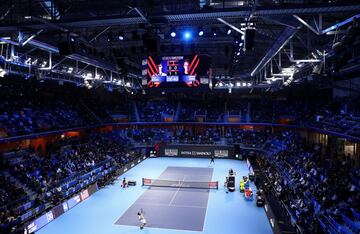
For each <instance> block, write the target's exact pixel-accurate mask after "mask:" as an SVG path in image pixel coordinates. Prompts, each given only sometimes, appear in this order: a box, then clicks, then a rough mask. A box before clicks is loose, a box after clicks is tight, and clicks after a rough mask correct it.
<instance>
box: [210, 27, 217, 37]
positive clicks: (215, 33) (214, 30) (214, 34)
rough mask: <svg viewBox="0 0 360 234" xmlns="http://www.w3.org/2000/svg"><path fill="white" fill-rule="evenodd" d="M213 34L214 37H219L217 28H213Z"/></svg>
mask: <svg viewBox="0 0 360 234" xmlns="http://www.w3.org/2000/svg"><path fill="white" fill-rule="evenodd" d="M211 32H212V35H213V36H216V35H217V30H216V28H212V30H211Z"/></svg>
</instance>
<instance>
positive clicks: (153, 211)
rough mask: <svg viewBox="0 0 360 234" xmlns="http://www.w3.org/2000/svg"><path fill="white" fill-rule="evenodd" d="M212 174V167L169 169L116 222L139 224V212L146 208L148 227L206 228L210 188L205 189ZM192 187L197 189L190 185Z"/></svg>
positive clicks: (131, 224)
mask: <svg viewBox="0 0 360 234" xmlns="http://www.w3.org/2000/svg"><path fill="white" fill-rule="evenodd" d="M212 174H213V168H202V167H168V168H166V169H165V171H163V173H162V174H161V175H160V176H159V177H158V178H157V179H159V180H156V182H157V183H156V186H160V187H155V186H150V187H148V188H147V190H146V191H145V192H144V193H143V194H142V195H141V196H140V197H139V198H138V199H137V200H136V201H135V203H134V204H132V205H131V206H130V207H129V209H127V210H126V211H125V213H124V214H122V215H121V217H120V218H119V219H118V220H117V221H116V222H115V224H117V225H128V226H139V220H138V218H137V215H136V214H137V212H138V211H140V209H143V210H144V211H145V217H146V219H147V222H148V225H147V226H148V227H151V228H165V229H176V230H188V231H203V228H204V221H205V216H206V210H207V205H208V199H209V189H205V188H206V187H207V184H208V182H209V181H211V179H212ZM164 181H166V182H167V183H166V182H165V183H164ZM169 181H173V182H170V184H169ZM175 181H176V183H175ZM204 182H205V183H204ZM171 183H173V184H171ZM194 184H195V185H194ZM154 185H155V184H154ZM161 186H176V187H161ZM191 186H193V187H196V188H187V187H191Z"/></svg>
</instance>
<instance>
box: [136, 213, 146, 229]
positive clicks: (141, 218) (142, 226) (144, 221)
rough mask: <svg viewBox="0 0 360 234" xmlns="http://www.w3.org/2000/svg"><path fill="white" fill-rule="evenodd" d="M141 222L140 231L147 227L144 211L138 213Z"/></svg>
mask: <svg viewBox="0 0 360 234" xmlns="http://www.w3.org/2000/svg"><path fill="white" fill-rule="evenodd" d="M137 215H138V218H139V221H140V229H144V227H145V225H146V219H145V216H144V211H143V209H141V210H140V212H138V213H137Z"/></svg>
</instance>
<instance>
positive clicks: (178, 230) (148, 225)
mask: <svg viewBox="0 0 360 234" xmlns="http://www.w3.org/2000/svg"><path fill="white" fill-rule="evenodd" d="M113 226H114V227H121V226H125V227H136V229H139V226H135V225H134V226H133V225H126V224H113ZM150 228H151V229H162V230H171V231H175V232H181V233H184V232H191V233H192V232H198V233H199V232H203V231H195V230H187V229H173V228H166V227H152V226H151V224H149V223H147V224H146V226H145V229H150Z"/></svg>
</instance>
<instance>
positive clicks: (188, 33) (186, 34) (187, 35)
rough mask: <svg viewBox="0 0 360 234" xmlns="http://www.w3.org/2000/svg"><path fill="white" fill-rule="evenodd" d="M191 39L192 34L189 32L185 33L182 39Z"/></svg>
mask: <svg viewBox="0 0 360 234" xmlns="http://www.w3.org/2000/svg"><path fill="white" fill-rule="evenodd" d="M191 37H192V34H191V32H190V31H185V32H184V39H185V40H190V39H191Z"/></svg>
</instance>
